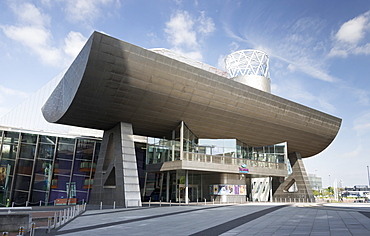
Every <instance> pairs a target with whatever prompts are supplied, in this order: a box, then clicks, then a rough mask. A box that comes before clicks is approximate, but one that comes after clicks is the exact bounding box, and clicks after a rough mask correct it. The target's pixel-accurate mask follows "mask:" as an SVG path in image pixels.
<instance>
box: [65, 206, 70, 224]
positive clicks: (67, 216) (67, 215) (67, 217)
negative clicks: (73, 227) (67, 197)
mask: <svg viewBox="0 0 370 236" xmlns="http://www.w3.org/2000/svg"><path fill="white" fill-rule="evenodd" d="M69 210H70V209H69V208H68V209H67V214H66V219H67V221H68V220H69V213H70V212H69Z"/></svg>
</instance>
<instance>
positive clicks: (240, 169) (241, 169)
mask: <svg viewBox="0 0 370 236" xmlns="http://www.w3.org/2000/svg"><path fill="white" fill-rule="evenodd" d="M239 173H249V169H248V168H247V165H246V164H244V163H243V164H242V165H241V166H240V167H239Z"/></svg>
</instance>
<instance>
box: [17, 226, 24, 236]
mask: <svg viewBox="0 0 370 236" xmlns="http://www.w3.org/2000/svg"><path fill="white" fill-rule="evenodd" d="M18 235H24V227H23V226H21V227H19V230H18Z"/></svg>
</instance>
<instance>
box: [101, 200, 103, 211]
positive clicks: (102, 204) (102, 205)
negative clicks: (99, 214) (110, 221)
mask: <svg viewBox="0 0 370 236" xmlns="http://www.w3.org/2000/svg"><path fill="white" fill-rule="evenodd" d="M102 209H103V202H100V210H102Z"/></svg>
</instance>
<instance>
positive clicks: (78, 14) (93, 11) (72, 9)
mask: <svg viewBox="0 0 370 236" xmlns="http://www.w3.org/2000/svg"><path fill="white" fill-rule="evenodd" d="M65 4H66V5H65V11H66V17H67V19H68V20H70V21H71V22H82V23H85V24H88V25H89V24H91V23H92V22H93V21H94V20H95V19H96V18H98V17H101V16H103V15H104V14H107V12H109V11H112V9H114V8H116V7H117V6H119V5H120V2H119V1H118V0H93V1H92V0H65ZM110 4H115V6H114V7H112V6H111V5H110ZM106 6H110V8H109V9H103V8H104V7H106Z"/></svg>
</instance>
